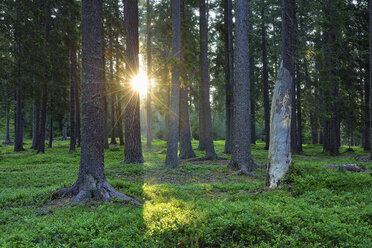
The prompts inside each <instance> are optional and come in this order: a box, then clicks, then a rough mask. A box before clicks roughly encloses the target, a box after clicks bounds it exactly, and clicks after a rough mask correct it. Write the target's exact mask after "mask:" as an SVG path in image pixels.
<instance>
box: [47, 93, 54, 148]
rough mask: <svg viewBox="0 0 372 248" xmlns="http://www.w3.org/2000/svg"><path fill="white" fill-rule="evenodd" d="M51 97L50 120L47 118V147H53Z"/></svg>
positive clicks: (51, 104)
mask: <svg viewBox="0 0 372 248" xmlns="http://www.w3.org/2000/svg"><path fill="white" fill-rule="evenodd" d="M52 99H53V98H52V97H51V99H50V120H49V143H48V148H52V147H53V100H52Z"/></svg>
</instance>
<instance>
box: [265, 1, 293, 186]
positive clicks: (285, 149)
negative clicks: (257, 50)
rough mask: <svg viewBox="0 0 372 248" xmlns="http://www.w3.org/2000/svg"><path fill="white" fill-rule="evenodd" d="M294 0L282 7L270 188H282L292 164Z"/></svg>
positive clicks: (267, 175) (269, 159) (272, 114)
mask: <svg viewBox="0 0 372 248" xmlns="http://www.w3.org/2000/svg"><path fill="white" fill-rule="evenodd" d="M294 6H295V5H294V0H283V6H282V59H283V61H282V64H281V66H280V69H279V72H278V78H277V81H276V84H275V88H274V93H273V99H272V102H271V117H270V148H269V154H268V161H267V174H266V183H267V185H268V186H269V187H270V188H277V187H279V185H280V183H281V181H282V180H283V179H284V177H285V175H286V174H287V172H288V170H289V167H290V165H291V163H292V158H291V142H292V140H291V133H292V132H291V123H292V122H291V118H292V116H291V114H292V113H293V112H292V111H291V108H295V105H293V104H294V103H293V102H292V100H293V96H292V94H294V92H293V79H294V77H293V75H294V74H293V72H294V54H293V52H294V50H293V44H294V43H293V35H292V32H294V26H293V25H294V22H293V16H292V15H293V13H294V10H293V9H292V8H293V7H294Z"/></svg>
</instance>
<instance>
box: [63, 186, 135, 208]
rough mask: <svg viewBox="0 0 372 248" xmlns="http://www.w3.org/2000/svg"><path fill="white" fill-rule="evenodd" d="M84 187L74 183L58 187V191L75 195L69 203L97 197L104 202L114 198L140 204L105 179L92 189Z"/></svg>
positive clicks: (65, 194) (64, 194) (67, 194)
mask: <svg viewBox="0 0 372 248" xmlns="http://www.w3.org/2000/svg"><path fill="white" fill-rule="evenodd" d="M85 188H86V187H80V189H79V187H78V186H77V184H76V183H75V184H74V185H73V186H72V187H69V188H63V189H60V190H59V192H58V193H59V195H60V196H62V197H64V196H74V195H75V197H74V198H73V199H72V200H71V202H70V204H74V203H81V202H83V201H85V200H88V199H98V200H103V201H105V202H109V201H110V200H114V199H123V200H125V201H127V202H129V203H132V204H134V205H136V206H138V205H140V203H139V202H138V201H137V200H135V199H133V198H131V197H129V196H127V195H125V194H123V193H120V192H119V191H117V190H116V189H114V187H112V186H111V184H110V183H109V182H107V181H105V182H104V183H103V184H101V185H100V186H99V187H97V188H94V189H85Z"/></svg>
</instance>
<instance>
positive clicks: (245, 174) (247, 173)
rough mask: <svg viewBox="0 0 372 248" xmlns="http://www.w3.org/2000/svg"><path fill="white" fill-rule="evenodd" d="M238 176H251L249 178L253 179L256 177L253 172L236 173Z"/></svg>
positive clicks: (240, 171) (241, 171)
mask: <svg viewBox="0 0 372 248" xmlns="http://www.w3.org/2000/svg"><path fill="white" fill-rule="evenodd" d="M235 174H236V175H238V176H243V175H244V176H249V177H253V176H254V174H253V173H252V172H249V171H248V170H243V169H242V170H239V171H237V172H236V173H235Z"/></svg>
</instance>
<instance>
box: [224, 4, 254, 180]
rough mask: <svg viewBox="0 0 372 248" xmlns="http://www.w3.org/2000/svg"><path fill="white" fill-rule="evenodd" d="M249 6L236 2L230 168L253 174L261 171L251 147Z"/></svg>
mask: <svg viewBox="0 0 372 248" xmlns="http://www.w3.org/2000/svg"><path fill="white" fill-rule="evenodd" d="M248 12H249V3H248V1H246V0H237V1H236V8H235V13H236V24H235V25H236V34H235V56H234V58H235V65H236V67H235V70H234V72H235V77H234V79H235V82H234V101H235V104H234V123H233V124H234V125H233V139H232V153H231V161H230V168H237V169H240V172H241V173H244V174H247V175H248V174H250V172H251V171H253V170H254V169H256V168H257V166H256V165H255V163H254V162H253V158H252V154H251V144H250V139H251V137H250V135H251V134H250V132H251V130H250V124H251V123H250V113H249V102H250V99H249V98H250V80H249V74H250V73H249V47H248V44H249V40H248V22H249V16H248Z"/></svg>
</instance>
